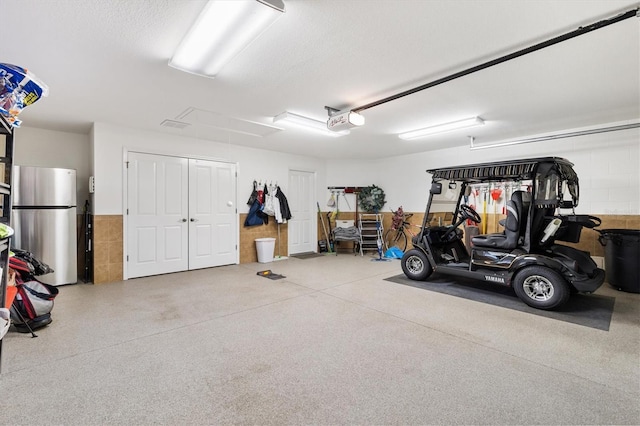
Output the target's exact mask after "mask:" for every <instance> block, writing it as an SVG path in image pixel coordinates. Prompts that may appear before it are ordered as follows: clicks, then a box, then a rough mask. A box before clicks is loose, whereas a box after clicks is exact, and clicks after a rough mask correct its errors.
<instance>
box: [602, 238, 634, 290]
mask: <svg viewBox="0 0 640 426" xmlns="http://www.w3.org/2000/svg"><path fill="white" fill-rule="evenodd" d="M598 232H600V237H598V240H599V241H600V244H602V245H603V246H604V265H605V269H606V271H607V282H608V283H609V284H611V286H612V287H615V288H617V289H618V290H622V291H628V292H631V293H640V274H639V273H638V271H639V269H640V268H638V263H640V230H636V229H603V230H600V231H598Z"/></svg>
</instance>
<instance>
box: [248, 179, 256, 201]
mask: <svg viewBox="0 0 640 426" xmlns="http://www.w3.org/2000/svg"><path fill="white" fill-rule="evenodd" d="M257 199H258V182H256V181H255V180H254V181H253V191H252V192H251V195H250V196H249V200H247V205H248V206H252V205H253V202H254V201H255V200H257Z"/></svg>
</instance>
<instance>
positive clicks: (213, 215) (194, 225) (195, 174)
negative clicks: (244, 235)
mask: <svg viewBox="0 0 640 426" xmlns="http://www.w3.org/2000/svg"><path fill="white" fill-rule="evenodd" d="M235 194H236V166H235V164H229V163H218V162H215V161H206V160H189V269H199V268H209V267H212V266H220V265H229V264H232V263H235V262H236V257H237V256H236V252H237V245H236V244H237V241H236V235H237V228H236V225H237V223H238V221H237V219H236V203H235V199H236V195H235Z"/></svg>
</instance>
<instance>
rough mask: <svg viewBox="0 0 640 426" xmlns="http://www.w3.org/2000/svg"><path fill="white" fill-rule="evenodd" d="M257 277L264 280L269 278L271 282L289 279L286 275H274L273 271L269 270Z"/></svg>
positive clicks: (259, 272) (260, 272)
mask: <svg viewBox="0 0 640 426" xmlns="http://www.w3.org/2000/svg"><path fill="white" fill-rule="evenodd" d="M256 275H259V276H261V277H264V278H269V279H270V280H281V279H282V278H287V277H285V276H284V275H280V274H274V273H273V272H272V271H271V269H267V270H266V271H258V273H257V274H256Z"/></svg>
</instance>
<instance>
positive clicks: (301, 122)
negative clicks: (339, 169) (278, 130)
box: [273, 111, 350, 137]
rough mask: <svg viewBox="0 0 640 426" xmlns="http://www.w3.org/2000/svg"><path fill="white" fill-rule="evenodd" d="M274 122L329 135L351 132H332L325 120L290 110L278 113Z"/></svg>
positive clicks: (334, 135)
mask: <svg viewBox="0 0 640 426" xmlns="http://www.w3.org/2000/svg"><path fill="white" fill-rule="evenodd" d="M273 122H274V123H288V124H290V125H293V126H295V127H299V128H301V129H304V130H311V131H313V132H316V133H322V134H323V135H327V136H333V137H338V136H344V135H348V134H349V133H350V132H349V131H348V130H343V131H340V132H332V131H331V130H329V129H327V123H326V122H325V121H320V120H314V119H313V118H309V117H305V116H303V115H298V114H294V113H291V112H288V111H285V112H283V113H282V114H278V115H276V116H275V117H273Z"/></svg>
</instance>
